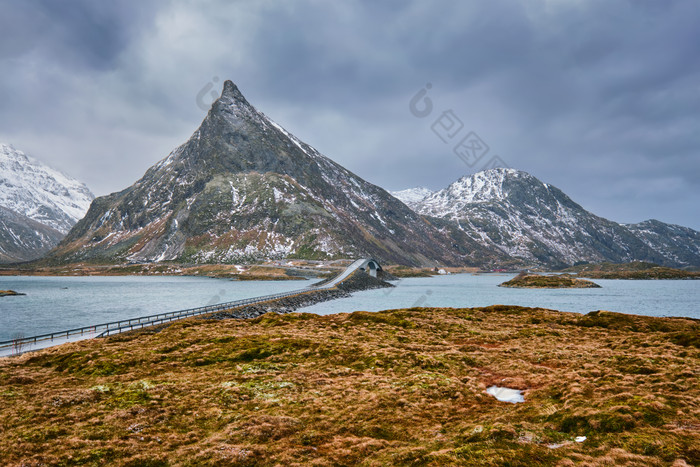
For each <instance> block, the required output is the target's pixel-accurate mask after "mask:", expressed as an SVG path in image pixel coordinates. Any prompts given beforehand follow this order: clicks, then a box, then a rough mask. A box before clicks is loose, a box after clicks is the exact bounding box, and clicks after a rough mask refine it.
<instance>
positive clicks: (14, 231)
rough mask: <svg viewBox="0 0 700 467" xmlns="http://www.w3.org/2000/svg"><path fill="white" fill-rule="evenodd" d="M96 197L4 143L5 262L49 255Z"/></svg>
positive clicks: (1, 251) (1, 212) (1, 234)
mask: <svg viewBox="0 0 700 467" xmlns="http://www.w3.org/2000/svg"><path fill="white" fill-rule="evenodd" d="M93 198H94V196H93V194H92V193H91V192H90V190H89V189H88V188H87V187H86V186H85V185H84V184H82V183H80V182H79V181H77V180H75V179H73V178H71V177H68V176H67V175H65V174H63V173H61V172H59V171H57V170H54V169H52V168H50V167H48V166H46V165H44V164H42V163H41V162H39V161H37V160H35V159H32V158H30V157H27V156H26V155H25V154H24V153H23V152H22V151H18V150H16V149H15V148H14V147H12V146H8V145H5V144H0V263H9V262H18V261H29V260H33V259H36V258H39V257H41V256H42V255H44V254H45V253H46V252H48V251H49V250H51V248H53V247H55V246H56V245H57V244H58V242H59V241H60V240H61V238H63V236H64V235H65V234H66V233H67V232H68V231H69V230H70V228H71V227H72V226H73V225H75V223H76V222H78V220H79V219H80V218H82V217H83V215H84V214H85V213H86V212H87V210H88V208H89V206H90V202H91V201H92V199H93Z"/></svg>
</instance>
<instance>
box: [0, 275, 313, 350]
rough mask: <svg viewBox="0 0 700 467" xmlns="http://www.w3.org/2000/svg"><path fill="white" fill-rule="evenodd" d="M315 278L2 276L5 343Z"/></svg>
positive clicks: (0, 328) (0, 317)
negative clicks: (12, 293)
mask: <svg viewBox="0 0 700 467" xmlns="http://www.w3.org/2000/svg"><path fill="white" fill-rule="evenodd" d="M313 282H314V281H311V280H294V281H231V280H228V279H211V278H207V277H181V276H114V277H99V276H92V277H37V276H10V277H0V290H7V289H10V290H15V291H17V292H22V293H25V294H27V295H26V296H13V297H0V341H5V340H9V339H12V338H13V337H14V336H15V335H17V334H23V335H24V336H27V337H28V336H34V335H37V334H44V333H48V332H55V331H62V330H66V329H72V328H79V327H82V326H88V325H92V324H100V323H106V322H111V321H118V320H122V319H127V318H136V317H139V316H146V315H152V314H156V313H162V312H166V311H177V310H184V309H187V308H195V307H200V306H205V305H213V304H216V303H223V302H230V301H233V300H239V299H243V298H251V297H258V296H262V295H268V294H272V293H278V292H286V291H290V290H295V289H301V288H304V287H306V286H308V285H310V284H311V283H313Z"/></svg>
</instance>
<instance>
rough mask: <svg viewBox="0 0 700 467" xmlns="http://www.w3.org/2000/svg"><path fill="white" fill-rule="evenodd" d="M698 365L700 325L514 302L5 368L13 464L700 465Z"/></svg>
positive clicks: (262, 320)
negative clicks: (496, 394) (499, 395)
mask: <svg viewBox="0 0 700 467" xmlns="http://www.w3.org/2000/svg"><path fill="white" fill-rule="evenodd" d="M698 374H700V321H698V320H693V319H686V318H652V317H644V316H635V315H625V314H619V313H612V312H605V311H598V312H592V313H589V314H587V315H579V314H576V313H564V312H558V311H554V310H546V309H541V308H524V307H517V306H502V305H497V306H491V307H484V308H461V309H455V308H452V309H450V308H411V309H402V310H390V311H383V312H377V313H368V312H355V313H344V314H335V315H326V316H319V315H312V314H305V313H289V314H276V313H267V314H265V315H263V316H260V317H258V318H255V319H249V320H240V319H225V320H219V321H215V320H205V319H188V320H183V321H178V322H175V323H172V324H171V325H169V326H167V327H164V328H162V329H158V330H151V331H149V330H144V331H142V332H132V333H126V334H122V335H117V336H113V337H109V338H106V339H97V340H88V341H81V342H76V343H69V344H65V345H61V346H58V347H54V348H50V349H45V350H41V351H36V352H31V353H27V354H24V355H22V356H19V357H13V358H2V359H0V404H2V407H3V429H2V430H0V458H2V459H3V460H4V463H5V464H6V465H32V464H42V463H43V464H61V465H77V464H87V465H97V464H101V463H109V464H110V465H125V466H126V465H132V466H133V465H170V464H197V465H221V464H235V465H302V464H304V465H308V464H312V463H316V464H319V465H329V464H334V465H350V464H358V463H365V464H367V465H417V464H421V465H457V464H458V465H555V464H556V465H562V466H566V465H575V464H576V465H578V464H586V465H640V466H641V465H644V466H665V465H671V464H673V465H676V466H683V465H697V464H698V463H700V429H699V428H700V408H699V407H698V400H700V386H699V385H698V384H697V375H698ZM493 385H498V386H501V387H508V388H512V389H518V390H522V391H523V392H524V395H525V402H523V403H520V404H510V403H507V402H499V401H498V400H496V399H495V398H493V397H492V396H490V395H488V394H487V393H486V389H487V388H488V387H490V386H493ZM581 437H585V441H583V442H575V441H576V440H577V439H578V440H580V439H582V438H581Z"/></svg>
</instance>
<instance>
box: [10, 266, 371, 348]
mask: <svg viewBox="0 0 700 467" xmlns="http://www.w3.org/2000/svg"><path fill="white" fill-rule="evenodd" d="M363 261H365V260H357V261H355V262H353V263H352V264H350V265H349V266H348V267H347V268H346V269H345V270H344V271H343V272H341V273H340V274H338V275H337V276H336V277H335V278H333V279H332V280H331V281H330V282H329V283H326V284H320V285H319V286H316V287H307V288H304V289H297V290H292V291H289V292H282V293H277V294H270V295H263V296H262V297H254V298H244V299H241V300H234V301H231V302H226V303H218V304H216V305H208V306H203V307H197V308H189V309H186V310H179V311H168V312H164V313H157V314H154V315H148V316H140V317H138V318H129V319H123V320H120V321H112V322H109V323H102V324H95V325H92V326H83V327H80V328H74V329H68V330H66V331H57V332H49V333H46V334H39V335H36V336H31V337H22V338H16V339H12V340H9V341H0V355H3V354H4V355H8V351H10V352H11V353H12V354H19V353H22V352H23V351H25V350H28V349H27V347H31V346H32V345H36V344H38V343H42V342H46V341H54V340H69V339H70V338H71V337H78V336H85V335H88V336H90V337H95V336H97V337H102V336H110V335H113V334H119V333H121V332H126V331H130V330H133V329H141V328H145V327H148V326H154V325H157V324H162V323H167V322H170V321H176V320H179V319H185V318H189V317H192V316H198V315H203V314H207V313H214V312H217V311H224V310H230V309H231V308H238V307H240V306H245V305H252V304H255V303H261V302H266V301H268V300H274V299H278V298H284V297H289V296H291V295H298V294H302V293H308V292H313V291H315V290H319V289H330V288H333V287H335V286H336V285H337V284H338V283H339V282H342V281H343V280H345V279H346V278H347V277H348V276H350V274H351V273H352V272H353V271H354V270H355V269H357V268H358V266H359V265H360V264H362V262H363Z"/></svg>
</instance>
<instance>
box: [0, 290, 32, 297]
mask: <svg viewBox="0 0 700 467" xmlns="http://www.w3.org/2000/svg"><path fill="white" fill-rule="evenodd" d="M12 295H27V294H24V293H20V292H15V291H14V290H0V297H10V296H12Z"/></svg>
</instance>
